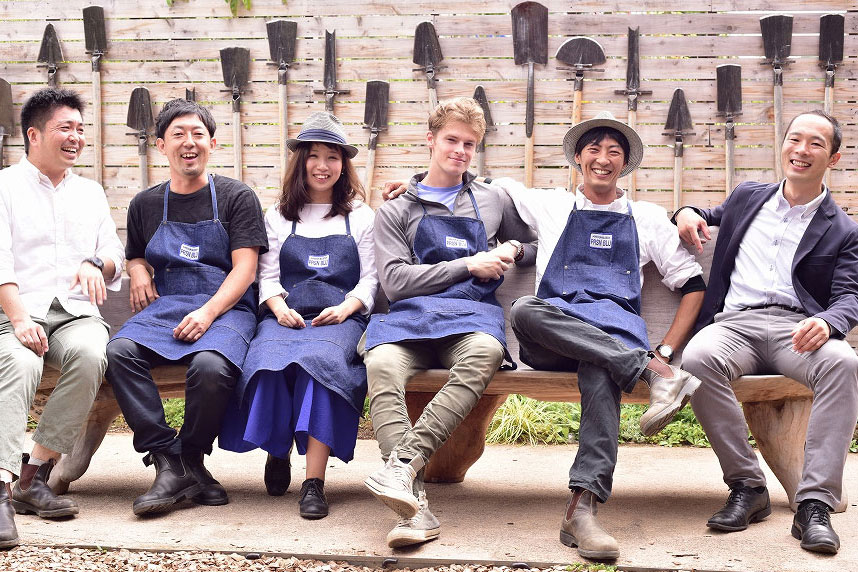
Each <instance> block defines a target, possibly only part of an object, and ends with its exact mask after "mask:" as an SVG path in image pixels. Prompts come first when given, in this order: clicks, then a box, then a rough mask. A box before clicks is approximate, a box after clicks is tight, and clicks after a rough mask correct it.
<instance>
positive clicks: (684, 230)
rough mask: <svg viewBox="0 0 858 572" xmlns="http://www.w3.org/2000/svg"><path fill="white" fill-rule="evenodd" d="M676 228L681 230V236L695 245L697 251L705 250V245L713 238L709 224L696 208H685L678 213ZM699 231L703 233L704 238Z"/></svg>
mask: <svg viewBox="0 0 858 572" xmlns="http://www.w3.org/2000/svg"><path fill="white" fill-rule="evenodd" d="M676 229H677V231H678V232H679V238H681V239H682V241H683V242H686V243H688V244H690V245H692V246H694V248H696V249H697V252H703V245H704V244H706V243H707V242H709V241H710V240H711V239H712V234H711V233H710V232H709V225H708V224H706V221H705V220H703V217H701V216H700V215H699V214H697V213H696V212H695V211H694V209H690V208H685V209H681V210H680V211H679V212H678V213H676ZM697 231H700V232H701V233H703V238H702V239H701V238H700V236H699V235H698V234H697Z"/></svg>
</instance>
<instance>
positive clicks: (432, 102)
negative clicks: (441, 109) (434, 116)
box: [429, 87, 438, 113]
mask: <svg viewBox="0 0 858 572" xmlns="http://www.w3.org/2000/svg"><path fill="white" fill-rule="evenodd" d="M436 107H438V92H437V91H436V90H435V88H434V87H430V88H429V108H430V109H429V113H432V111H433V110H434V109H435V108H436Z"/></svg>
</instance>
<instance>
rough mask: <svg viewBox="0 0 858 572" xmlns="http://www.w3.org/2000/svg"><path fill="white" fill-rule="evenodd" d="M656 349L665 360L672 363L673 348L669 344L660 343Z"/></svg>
mask: <svg viewBox="0 0 858 572" xmlns="http://www.w3.org/2000/svg"><path fill="white" fill-rule="evenodd" d="M655 351H656V353H657V354H658V355H659V357H661V358H662V359H663V360H664V361H666V362H667V363H670V362H671V361H672V360H673V348H672V347H670V346H669V345H667V344H658V345H657V346H655Z"/></svg>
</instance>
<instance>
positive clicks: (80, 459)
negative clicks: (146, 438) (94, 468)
mask: <svg viewBox="0 0 858 572" xmlns="http://www.w3.org/2000/svg"><path fill="white" fill-rule="evenodd" d="M104 389H105V388H104V386H102V390H101V391H100V392H99V395H98V397H97V398H96V400H95V403H93V404H92V409H90V411H89V417H88V418H87V420H86V425H84V427H83V429H81V432H80V435H78V438H77V440H76V441H75V444H74V448H73V449H72V452H71V453H70V454H68V455H63V456H62V459H60V462H59V463H57V465H56V466H55V467H54V468H53V470H52V471H51V475H50V477H49V478H48V486H50V487H51V488H52V489H53V490H54V492H55V493H57V494H64V493H66V492H68V489H69V483H71V482H72V481H76V480H77V479H79V478H80V477H81V476H83V474H84V473H85V472H86V470H87V468H89V462H90V460H92V455H93V454H94V453H95V451H96V450H98V447H99V446H100V445H101V442H102V441H103V440H104V435H105V434H106V433H107V430H108V429H109V428H110V425H111V423H113V420H114V419H116V417H117V416H118V415H119V413H120V411H119V404H117V403H116V400H115V399H114V398H113V393H112V392H110V395H109V396H108V395H106V394H105V393H106V392H105V391H104Z"/></svg>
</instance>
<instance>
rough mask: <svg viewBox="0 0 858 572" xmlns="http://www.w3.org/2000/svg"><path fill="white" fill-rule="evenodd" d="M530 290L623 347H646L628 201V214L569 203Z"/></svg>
mask: <svg viewBox="0 0 858 572" xmlns="http://www.w3.org/2000/svg"><path fill="white" fill-rule="evenodd" d="M536 295H537V296H538V297H539V298H542V299H543V300H545V301H546V302H549V303H550V304H553V305H554V306H557V307H558V308H560V309H561V310H562V311H563V313H564V314H567V315H569V316H573V317H575V318H578V319H579V320H582V321H584V322H587V323H588V324H590V325H592V326H596V327H597V328H599V329H600V330H602V331H604V332H606V333H608V334H610V335H612V336H614V337H615V338H616V339H618V340H620V341H621V342H623V343H624V344H626V345H627V346H628V347H629V348H643V349H647V350H648V349H649V340H648V337H647V333H646V323H645V322H644V320H643V318H641V315H640V313H641V281H640V250H639V246H638V232H637V226H636V225H635V219H634V217H633V216H632V207H631V204H629V210H628V214H626V213H617V212H610V211H598V210H585V211H579V210H578V206H577V204H575V205H574V206H573V208H572V212H571V213H569V219H568V221H567V222H566V228H565V229H564V230H563V234H562V235H561V236H560V239H559V240H558V241H557V246H556V247H555V248H554V252H553V253H552V254H551V258H550V259H549V261H548V266H547V267H546V268H545V272H544V273H543V275H542V280H541V281H540V283H539V288H538V289H537V291H536Z"/></svg>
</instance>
